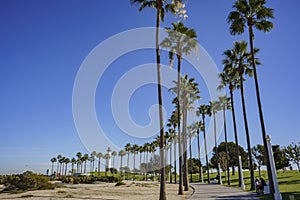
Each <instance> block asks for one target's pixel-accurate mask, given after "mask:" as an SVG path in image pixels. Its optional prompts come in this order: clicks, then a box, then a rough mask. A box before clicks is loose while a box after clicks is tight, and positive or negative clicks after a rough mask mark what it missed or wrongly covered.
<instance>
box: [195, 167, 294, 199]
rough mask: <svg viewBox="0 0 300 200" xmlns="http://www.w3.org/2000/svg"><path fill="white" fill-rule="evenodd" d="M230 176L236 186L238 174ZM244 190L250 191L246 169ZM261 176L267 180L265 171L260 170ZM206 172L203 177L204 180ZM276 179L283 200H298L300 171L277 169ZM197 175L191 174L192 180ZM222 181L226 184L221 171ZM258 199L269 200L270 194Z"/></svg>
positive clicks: (248, 174)
mask: <svg viewBox="0 0 300 200" xmlns="http://www.w3.org/2000/svg"><path fill="white" fill-rule="evenodd" d="M216 175H217V174H216V173H213V174H211V176H210V177H211V180H212V179H213V178H215V177H216ZM230 176H231V186H232V187H238V174H237V172H236V173H235V175H234V176H232V174H230ZM243 176H244V181H245V187H246V191H250V173H249V172H248V171H244V172H243ZM261 176H262V177H263V178H264V179H265V180H266V181H267V172H266V171H262V172H261ZM206 177H207V176H206V174H205V175H204V179H205V181H206ZM255 177H256V178H259V176H258V171H255ZM277 179H278V183H279V190H280V192H281V194H282V199H283V200H290V199H291V200H292V199H295V200H300V172H299V171H295V170H294V171H277ZM198 180H199V175H196V174H194V175H193V181H195V182H196V181H198ZM222 182H223V185H227V179H226V178H225V173H222ZM251 192H254V191H251ZM259 198H260V199H264V200H271V199H272V198H271V195H262V196H259Z"/></svg>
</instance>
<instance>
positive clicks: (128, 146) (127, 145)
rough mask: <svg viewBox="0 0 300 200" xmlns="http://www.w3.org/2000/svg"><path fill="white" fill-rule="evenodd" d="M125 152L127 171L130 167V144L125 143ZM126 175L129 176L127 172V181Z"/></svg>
mask: <svg viewBox="0 0 300 200" xmlns="http://www.w3.org/2000/svg"><path fill="white" fill-rule="evenodd" d="M125 151H126V152H127V167H128V169H130V167H129V156H130V151H131V144H130V143H127V144H126V145H125ZM128 175H129V172H127V179H128Z"/></svg>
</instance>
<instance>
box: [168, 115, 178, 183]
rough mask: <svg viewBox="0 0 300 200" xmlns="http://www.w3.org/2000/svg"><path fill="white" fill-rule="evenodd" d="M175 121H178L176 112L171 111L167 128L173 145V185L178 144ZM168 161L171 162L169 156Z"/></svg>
mask: <svg viewBox="0 0 300 200" xmlns="http://www.w3.org/2000/svg"><path fill="white" fill-rule="evenodd" d="M177 121H178V119H177V114H176V111H173V113H172V115H171V117H170V118H169V119H168V123H167V126H168V127H169V128H171V129H172V131H171V133H172V136H171V140H172V141H173V145H174V174H175V176H174V181H175V184H176V183H177V166H176V145H177V143H178V136H177V135H176V127H177V124H178V122H177ZM170 160H171V156H170ZM170 173H171V172H170ZM170 175H171V179H170V182H172V174H170Z"/></svg>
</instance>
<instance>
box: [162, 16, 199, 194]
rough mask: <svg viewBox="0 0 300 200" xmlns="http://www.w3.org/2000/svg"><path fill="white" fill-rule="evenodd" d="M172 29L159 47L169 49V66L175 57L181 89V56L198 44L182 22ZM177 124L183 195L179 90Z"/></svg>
mask: <svg viewBox="0 0 300 200" xmlns="http://www.w3.org/2000/svg"><path fill="white" fill-rule="evenodd" d="M172 26H173V28H166V32H167V33H168V37H167V38H165V39H164V40H163V41H162V43H161V46H162V47H164V48H167V49H169V56H170V64H172V63H173V60H174V54H175V55H176V57H177V84H178V88H181V86H180V85H181V84H180V73H181V61H182V56H183V54H186V55H189V54H191V53H192V51H193V50H195V51H196V52H197V50H198V44H197V41H196V38H197V34H196V32H195V30H194V29H189V28H187V27H186V26H184V24H183V23H182V22H178V23H172ZM177 101H178V102H179V103H177V115H178V116H177V123H178V148H179V189H178V194H179V195H182V194H183V187H182V186H183V182H182V181H183V177H182V175H181V171H182V170H181V167H182V157H181V156H182V153H183V152H182V146H181V133H180V128H181V126H180V125H181V124H180V115H181V113H180V110H181V109H180V107H181V105H180V102H181V100H180V90H178V91H177Z"/></svg>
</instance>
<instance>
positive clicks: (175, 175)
mask: <svg viewBox="0 0 300 200" xmlns="http://www.w3.org/2000/svg"><path fill="white" fill-rule="evenodd" d="M174 130H175V129H174ZM176 145H177V144H176V141H174V183H175V184H176V183H177V166H176Z"/></svg>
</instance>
